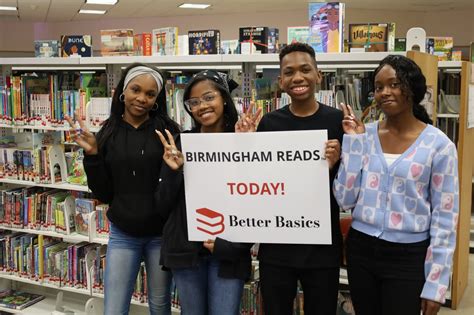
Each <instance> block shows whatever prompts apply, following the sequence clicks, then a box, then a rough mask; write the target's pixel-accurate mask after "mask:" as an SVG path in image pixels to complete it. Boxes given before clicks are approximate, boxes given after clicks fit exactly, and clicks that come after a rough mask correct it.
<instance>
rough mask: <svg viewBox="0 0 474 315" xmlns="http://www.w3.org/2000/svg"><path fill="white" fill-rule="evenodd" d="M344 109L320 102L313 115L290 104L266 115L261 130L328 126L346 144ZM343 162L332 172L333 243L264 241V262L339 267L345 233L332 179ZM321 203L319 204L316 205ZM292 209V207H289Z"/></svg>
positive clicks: (333, 136) (261, 251)
mask: <svg viewBox="0 0 474 315" xmlns="http://www.w3.org/2000/svg"><path fill="white" fill-rule="evenodd" d="M342 118H343V114H342V111H340V110H338V109H335V108H333V107H329V106H326V105H324V104H321V103H319V109H318V110H317V111H316V113H314V114H313V115H311V116H307V117H298V116H295V115H293V113H291V111H290V109H289V106H288V105H287V106H284V107H283V108H281V109H278V110H275V111H273V112H271V113H268V114H266V115H265V116H263V118H262V120H261V122H260V124H259V125H258V130H257V131H259V132H260V131H288V130H324V129H326V130H327V132H328V139H337V140H339V143H341V144H342V136H343V134H344V131H343V130H342ZM338 168H339V163H337V164H336V165H335V166H334V167H333V169H332V170H331V171H330V173H329V183H327V185H328V186H329V191H330V200H331V230H332V244H331V245H309V244H260V248H259V252H258V260H259V261H260V262H261V263H268V264H274V265H279V266H285V267H295V268H337V267H339V265H340V263H341V254H342V235H341V229H340V225H339V206H338V204H337V202H336V199H335V198H334V195H333V192H332V182H333V180H334V177H335V176H336V174H337V170H338ZM315 207H317V205H315ZM288 211H291V209H288Z"/></svg>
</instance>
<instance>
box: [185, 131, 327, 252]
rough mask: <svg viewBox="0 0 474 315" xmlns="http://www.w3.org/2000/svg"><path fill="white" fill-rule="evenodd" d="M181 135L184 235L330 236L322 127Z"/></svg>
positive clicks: (236, 238)
mask: <svg viewBox="0 0 474 315" xmlns="http://www.w3.org/2000/svg"><path fill="white" fill-rule="evenodd" d="M181 141H182V148H183V155H184V158H185V162H184V183H185V192H186V208H187V222H188V235H189V240H191V241H204V240H207V239H214V238H216V237H220V238H223V239H225V240H228V241H232V242H248V243H288V244H290V243H292V244H331V213H330V212H331V211H330V208H331V206H330V199H329V198H330V197H329V196H330V191H329V168H328V163H327V161H326V160H325V159H324V148H325V142H326V141H327V131H326V130H310V131H290V132H258V133H244V134H236V133H228V134H227V133H220V134H191V133H190V134H183V135H182V136H181Z"/></svg>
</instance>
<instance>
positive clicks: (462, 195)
mask: <svg viewBox="0 0 474 315" xmlns="http://www.w3.org/2000/svg"><path fill="white" fill-rule="evenodd" d="M473 76H474V65H473V64H472V63H470V62H462V67H461V80H462V81H461V107H460V113H459V139H458V143H457V148H458V159H459V161H458V168H459V221H458V234H457V247H456V252H455V253H454V262H453V265H454V268H453V278H452V308H453V309H456V308H457V306H458V305H459V303H460V301H461V298H462V296H463V294H464V291H465V290H466V287H467V284H468V278H469V243H470V230H471V207H472V174H473V171H474V168H473V159H474V146H473V143H474V128H470V129H468V128H467V127H468V126H467V115H468V107H469V104H468V102H469V84H474V78H473ZM471 108H472V106H471Z"/></svg>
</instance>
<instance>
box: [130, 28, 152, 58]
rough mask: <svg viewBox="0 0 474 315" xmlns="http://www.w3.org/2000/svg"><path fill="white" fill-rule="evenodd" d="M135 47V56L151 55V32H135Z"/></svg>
mask: <svg viewBox="0 0 474 315" xmlns="http://www.w3.org/2000/svg"><path fill="white" fill-rule="evenodd" d="M133 47H134V49H135V56H151V47H152V38H151V33H142V34H135V35H134V36H133Z"/></svg>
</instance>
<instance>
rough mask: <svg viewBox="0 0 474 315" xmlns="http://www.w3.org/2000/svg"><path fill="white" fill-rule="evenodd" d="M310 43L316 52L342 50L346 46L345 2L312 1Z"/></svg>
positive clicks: (310, 9)
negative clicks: (344, 39) (344, 40)
mask: <svg viewBox="0 0 474 315" xmlns="http://www.w3.org/2000/svg"><path fill="white" fill-rule="evenodd" d="M308 5H309V8H308V15H309V44H310V45H311V46H312V47H313V49H314V51H315V52H316V53H328V52H342V50H343V48H344V43H343V38H344V10H345V5H344V3H340V2H310V3H308Z"/></svg>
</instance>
